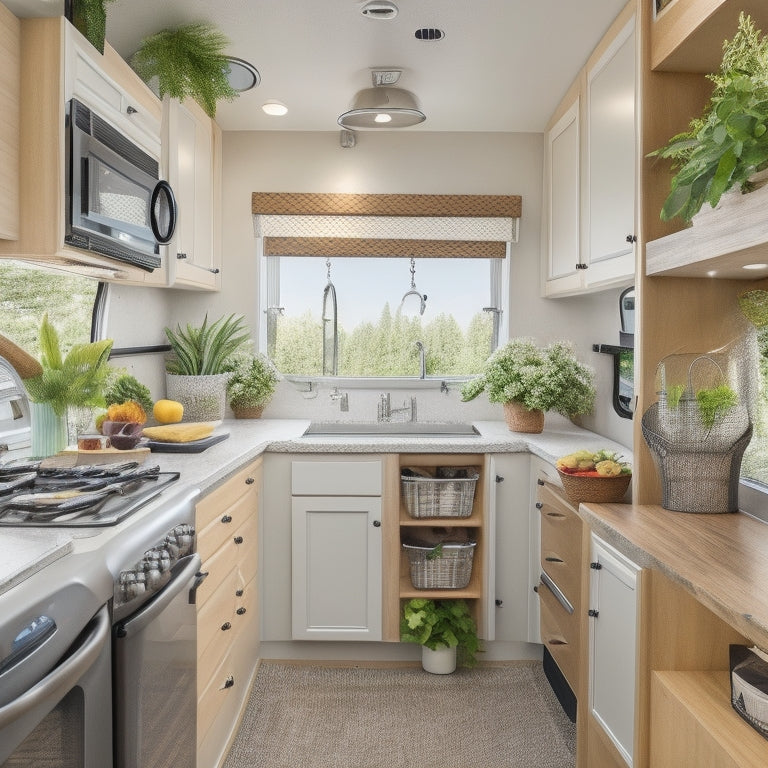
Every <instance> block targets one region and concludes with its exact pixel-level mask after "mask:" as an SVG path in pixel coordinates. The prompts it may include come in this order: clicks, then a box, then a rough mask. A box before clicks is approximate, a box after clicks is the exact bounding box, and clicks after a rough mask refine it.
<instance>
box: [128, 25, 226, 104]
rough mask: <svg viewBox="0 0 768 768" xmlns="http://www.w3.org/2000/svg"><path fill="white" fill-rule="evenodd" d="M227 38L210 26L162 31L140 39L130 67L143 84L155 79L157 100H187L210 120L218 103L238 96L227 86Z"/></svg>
mask: <svg viewBox="0 0 768 768" xmlns="http://www.w3.org/2000/svg"><path fill="white" fill-rule="evenodd" d="M228 42H229V41H228V40H227V38H226V37H225V36H224V35H223V34H222V33H221V32H220V31H219V30H218V29H217V28H216V27H214V26H213V25H212V24H204V23H196V24H188V25H186V26H183V27H178V28H177V29H164V30H162V31H160V32H157V33H156V34H154V35H150V36H149V37H146V38H144V40H142V42H141V47H140V48H139V50H138V51H137V52H136V53H135V54H134V55H133V57H132V58H131V66H132V67H133V69H134V70H135V71H136V72H137V74H138V75H139V77H141V78H142V80H144V81H145V82H149V81H150V80H152V78H155V77H156V78H157V88H158V92H159V94H160V97H161V98H162V97H163V96H166V95H168V96H170V97H171V98H176V99H181V100H183V99H185V98H187V97H191V98H193V99H195V100H196V101H197V102H198V104H200V106H201V107H202V108H203V109H204V110H205V111H206V113H207V114H208V115H209V116H210V117H215V116H216V102H217V101H218V100H219V99H226V100H228V101H231V100H232V99H234V98H235V97H236V96H237V95H238V93H237V91H235V90H234V89H233V88H232V86H231V85H230V84H229V80H228V78H227V73H228V72H229V61H228V60H227V57H226V56H225V55H224V49H225V48H226V46H227V44H228Z"/></svg>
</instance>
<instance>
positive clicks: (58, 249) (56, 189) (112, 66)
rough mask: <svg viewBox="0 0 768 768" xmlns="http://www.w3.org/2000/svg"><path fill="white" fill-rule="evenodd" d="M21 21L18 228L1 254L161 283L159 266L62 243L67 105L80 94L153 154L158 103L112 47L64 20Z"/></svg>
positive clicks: (155, 152) (158, 120)
mask: <svg viewBox="0 0 768 768" xmlns="http://www.w3.org/2000/svg"><path fill="white" fill-rule="evenodd" d="M20 26H21V47H20V51H21V80H20V87H21V93H22V94H23V99H22V100H21V110H20V125H21V132H20V141H19V161H20V177H19V187H18V198H19V206H20V213H19V230H18V235H17V237H16V238H14V240H3V241H0V257H1V256H6V257H14V258H21V259H26V260H29V261H36V262H39V263H41V264H46V265H48V266H53V267H57V268H62V269H68V270H72V271H77V272H80V273H83V274H91V275H94V276H97V277H100V278H102V279H106V280H123V281H126V282H131V283H137V284H142V285H164V284H165V283H166V281H167V276H166V270H165V269H164V268H162V269H155V270H154V271H153V272H147V271H144V270H142V269H140V268H138V267H134V266H132V265H128V264H125V263H122V262H120V261H116V260H114V259H110V258H108V257H106V256H100V255H98V254H94V253H91V252H87V251H83V250H81V249H79V248H74V247H71V246H69V245H65V242H64V236H65V227H66V205H67V195H66V182H67V175H66V162H67V152H66V141H65V138H66V133H65V120H66V107H67V102H68V101H69V100H70V99H72V98H77V100H78V101H80V102H82V103H83V104H84V105H85V106H86V107H88V108H90V109H92V110H93V111H94V112H96V113H98V114H99V115H101V116H103V118H104V120H105V121H106V122H108V123H109V124H111V125H112V126H113V127H114V128H116V129H117V130H118V131H119V132H120V133H121V134H123V135H125V136H127V137H128V138H129V139H130V140H131V141H132V142H134V143H135V144H136V145H137V146H138V147H139V148H140V149H142V150H143V151H144V152H146V153H147V154H150V155H153V156H154V157H157V158H159V156H160V128H161V120H162V104H161V102H160V101H159V99H157V97H155V96H154V94H153V93H152V92H151V91H150V90H149V88H147V87H146V85H144V83H143V82H142V81H141V80H140V79H139V78H138V76H137V75H136V74H135V73H134V72H133V70H131V68H130V67H129V66H128V64H126V63H125V61H123V59H121V58H120V56H119V55H118V54H117V53H116V52H115V51H114V50H113V49H112V48H110V47H109V45H105V49H104V55H101V54H99V53H98V51H96V49H95V48H93V47H92V46H91V45H90V43H88V42H87V41H86V40H85V38H83V37H82V35H80V33H79V32H77V30H75V28H74V27H73V26H72V25H71V24H69V23H68V22H67V21H66V20H65V19H64V18H63V17H55V18H41V19H23V20H21V23H20ZM4 74H5V73H3V77H4ZM0 122H2V121H0Z"/></svg>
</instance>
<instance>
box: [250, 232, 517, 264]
mask: <svg viewBox="0 0 768 768" xmlns="http://www.w3.org/2000/svg"><path fill="white" fill-rule="evenodd" d="M506 252H507V249H506V243H503V242H500V241H499V242H497V241H481V240H414V239H408V240H395V239H377V238H355V237H265V238H264V255H265V256H315V257H317V256H326V257H329V258H332V257H339V256H346V257H350V256H353V257H356V256H362V257H368V258H371V257H374V258H390V257H393V258H396V257H402V258H411V257H413V258H420V259H425V258H427V259H503V258H504V257H505V256H506Z"/></svg>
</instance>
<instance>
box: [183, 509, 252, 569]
mask: <svg viewBox="0 0 768 768" xmlns="http://www.w3.org/2000/svg"><path fill="white" fill-rule="evenodd" d="M246 530H247V531H248V536H247V537H246V535H245V531H246ZM256 530H257V522H256V499H255V497H253V496H252V495H246V496H242V497H241V498H239V499H238V500H237V501H236V502H235V503H234V504H232V505H230V506H229V507H227V509H225V510H224V511H223V512H222V513H221V514H220V515H218V516H217V517H215V518H214V519H213V520H212V521H211V522H210V523H209V524H208V525H206V526H205V528H203V529H200V528H198V535H197V551H198V553H199V555H200V559H201V560H202V561H203V565H204V566H205V564H206V562H207V561H208V559H209V558H210V557H212V556H213V555H214V553H216V552H217V551H218V550H219V549H221V548H222V547H227V548H228V549H232V545H233V544H234V543H235V542H236V541H238V539H242V541H239V542H238V546H239V548H240V549H243V550H252V553H253V557H254V558H255V557H256ZM232 554H233V556H235V554H236V553H235V552H234V551H233V552H232Z"/></svg>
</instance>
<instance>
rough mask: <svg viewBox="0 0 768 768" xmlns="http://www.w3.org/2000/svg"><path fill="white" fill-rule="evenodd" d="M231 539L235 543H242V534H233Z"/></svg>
mask: <svg viewBox="0 0 768 768" xmlns="http://www.w3.org/2000/svg"><path fill="white" fill-rule="evenodd" d="M233 541H234V542H235V544H242V543H243V537H242V536H235V538H234V539H233Z"/></svg>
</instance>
